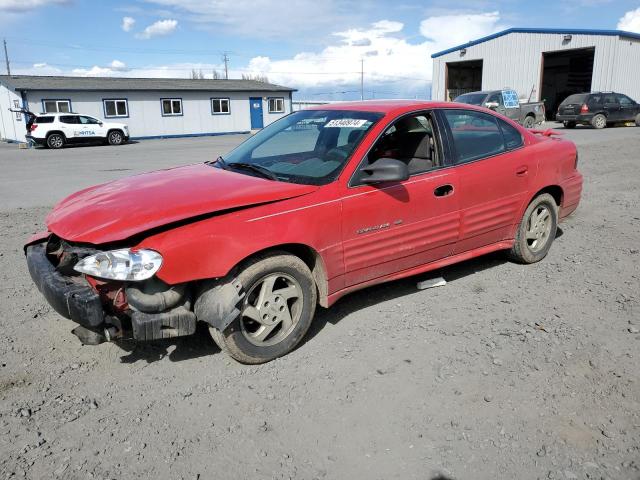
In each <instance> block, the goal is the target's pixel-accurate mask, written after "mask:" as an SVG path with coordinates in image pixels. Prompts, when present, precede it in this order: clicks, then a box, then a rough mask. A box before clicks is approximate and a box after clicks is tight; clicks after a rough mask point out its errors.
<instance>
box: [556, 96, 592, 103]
mask: <svg viewBox="0 0 640 480" xmlns="http://www.w3.org/2000/svg"><path fill="white" fill-rule="evenodd" d="M587 95H588V94H587V93H577V94H575V95H569V96H568V97H567V98H565V99H564V101H563V102H562V103H561V104H560V105H569V104H571V103H584V101H585V100H586V99H587Z"/></svg>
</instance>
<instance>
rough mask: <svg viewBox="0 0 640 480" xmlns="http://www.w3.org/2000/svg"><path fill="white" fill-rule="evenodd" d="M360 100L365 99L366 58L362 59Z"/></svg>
mask: <svg viewBox="0 0 640 480" xmlns="http://www.w3.org/2000/svg"><path fill="white" fill-rule="evenodd" d="M360 100H364V58H361V59H360Z"/></svg>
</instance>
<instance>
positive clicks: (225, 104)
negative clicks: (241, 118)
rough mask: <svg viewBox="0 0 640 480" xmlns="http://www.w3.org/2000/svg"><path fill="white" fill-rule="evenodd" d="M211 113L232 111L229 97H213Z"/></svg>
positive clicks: (218, 113) (217, 113) (219, 113)
mask: <svg viewBox="0 0 640 480" xmlns="http://www.w3.org/2000/svg"><path fill="white" fill-rule="evenodd" d="M211 113H212V114H213V115H224V114H227V113H231V105H230V102H229V99H228V98H212V99H211Z"/></svg>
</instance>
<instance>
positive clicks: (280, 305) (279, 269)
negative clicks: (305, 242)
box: [209, 252, 317, 364]
mask: <svg viewBox="0 0 640 480" xmlns="http://www.w3.org/2000/svg"><path fill="white" fill-rule="evenodd" d="M238 280H240V283H241V284H242V286H243V289H244V291H245V297H244V299H243V302H242V306H241V308H240V310H241V312H242V313H241V314H240V315H239V316H238V318H236V319H235V320H234V321H233V322H232V323H231V324H230V325H229V327H228V328H227V329H226V330H225V331H224V332H221V331H220V330H218V329H216V328H213V327H211V328H210V329H209V331H210V332H211V337H212V338H213V340H214V341H215V342H216V344H218V346H219V347H220V349H221V350H223V351H224V352H225V353H227V354H228V355H230V356H231V357H233V358H234V359H236V360H237V361H239V362H241V363H246V364H258V363H265V362H268V361H270V360H273V359H275V358H278V357H281V356H283V355H286V354H287V353H289V352H290V351H291V350H293V349H294V348H295V347H296V346H297V345H298V343H300V341H301V340H302V338H303V337H304V335H305V334H306V333H307V330H309V327H310V326H311V321H312V320H313V316H314V313H315V308H316V302H317V289H316V284H315V282H314V280H313V276H312V274H311V271H310V270H309V267H308V266H307V265H306V264H305V263H304V262H303V261H302V260H301V259H299V258H298V257H295V256H293V255H289V254H287V253H284V252H276V253H272V254H270V255H266V256H260V257H257V258H255V259H254V260H252V261H251V262H250V263H249V264H247V265H246V266H245V267H244V268H243V269H242V271H241V272H240V273H239V274H238Z"/></svg>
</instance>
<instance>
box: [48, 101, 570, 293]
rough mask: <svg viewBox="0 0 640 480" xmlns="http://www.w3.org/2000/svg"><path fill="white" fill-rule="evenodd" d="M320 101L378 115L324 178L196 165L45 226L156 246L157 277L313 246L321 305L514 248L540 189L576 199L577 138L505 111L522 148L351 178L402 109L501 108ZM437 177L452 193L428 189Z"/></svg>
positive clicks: (152, 177)
mask: <svg viewBox="0 0 640 480" xmlns="http://www.w3.org/2000/svg"><path fill="white" fill-rule="evenodd" d="M318 108H319V109H336V110H341V109H344V110H360V111H374V112H382V113H384V114H385V116H384V117H383V118H382V119H381V120H380V121H379V122H378V123H377V124H376V125H374V127H373V128H372V129H371V130H370V131H369V132H368V133H367V135H366V136H365V137H364V139H363V140H362V141H361V143H360V145H359V146H358V147H357V149H356V150H355V151H354V153H353V155H352V156H351V158H350V160H349V161H348V162H347V164H346V165H345V167H344V169H343V171H342V172H341V174H340V175H339V177H338V178H337V180H336V181H334V182H332V183H330V184H328V185H324V186H320V187H316V186H306V185H296V184H291V183H284V182H273V181H268V180H264V179H260V178H256V177H252V176H249V175H242V174H240V173H235V172H230V171H224V170H221V169H216V168H212V167H211V166H208V165H192V166H187V167H182V168H176V169H171V170H164V171H161V172H155V173H150V174H144V175H140V176H134V177H130V178H128V179H123V180H118V181H116V182H111V183H108V184H105V185H102V186H98V187H93V188H90V189H87V190H84V191H82V192H79V193H77V194H75V195H72V196H71V197H69V198H67V199H65V200H64V201H62V202H61V203H60V204H58V206H56V208H55V209H54V211H53V212H52V213H51V214H50V215H49V217H48V219H47V223H48V229H49V230H50V231H51V232H54V233H55V234H56V235H58V236H60V237H62V238H64V239H66V240H69V241H77V242H85V243H91V244H105V243H109V242H114V241H118V240H123V239H127V238H132V237H134V236H135V238H137V239H140V238H141V240H138V241H137V243H136V244H135V245H129V246H130V247H135V248H150V249H154V250H157V251H159V252H161V253H162V255H163V265H162V268H161V269H160V270H159V271H158V273H157V276H158V277H159V278H160V279H162V280H163V281H165V282H167V283H169V284H176V283H182V282H188V281H194V280H199V279H206V278H216V277H222V276H225V275H227V274H228V273H229V272H230V271H231V270H232V269H233V267H234V266H236V265H238V264H239V263H240V262H241V261H242V260H243V259H246V258H248V257H249V256H251V255H253V254H255V253H256V252H259V251H262V250H266V249H272V248H287V249H290V248H299V247H304V248H305V249H308V250H309V251H311V252H312V253H313V254H314V255H315V257H316V269H315V270H314V274H315V277H316V280H317V282H318V287H319V291H320V301H321V304H322V305H324V306H328V305H330V304H331V303H333V302H335V301H336V300H337V299H338V298H340V297H341V296H342V295H344V294H345V293H348V292H350V291H352V290H356V289H358V288H362V287H365V286H368V285H371V284H374V283H379V282H383V281H387V280H392V279H395V278H400V277H403V276H407V275H411V274H415V273H419V272H423V271H427V270H430V269H434V268H440V267H442V266H445V265H448V264H452V263H455V262H457V261H460V260H464V259H467V258H472V257H475V256H478V255H482V254H484V253H488V252H491V251H494V250H498V249H504V248H509V247H510V246H511V245H512V244H513V238H514V235H515V231H516V228H517V226H518V224H519V222H520V220H521V218H522V215H523V213H524V210H525V209H526V207H527V205H528V204H529V202H530V201H531V200H532V199H533V198H534V197H535V196H536V195H537V194H538V193H539V192H540V191H542V190H543V189H547V191H551V190H552V191H554V192H560V196H561V205H560V217H561V218H564V217H565V216H566V215H568V214H569V213H571V212H572V211H573V210H575V208H576V207H577V204H578V202H579V199H580V193H581V188H582V176H581V175H580V173H579V172H578V171H577V170H576V167H575V165H576V149H575V146H574V145H573V143H571V142H568V141H566V140H562V139H559V138H557V137H549V136H545V135H536V134H534V133H532V132H530V131H527V130H526V129H524V128H522V127H521V126H520V125H518V124H516V123H514V122H512V121H510V120H509V119H507V118H506V117H501V118H502V119H503V120H505V121H506V122H508V123H509V124H511V125H513V127H514V128H516V129H517V130H518V131H520V132H521V134H522V136H523V138H524V145H523V146H522V147H521V148H519V149H516V150H513V151H509V152H506V153H502V154H499V155H495V156H493V157H489V158H486V159H482V160H479V161H475V162H471V163H466V164H462V165H456V166H449V167H445V168H440V169H436V170H433V171H428V172H426V173H423V174H420V175H415V176H412V177H411V178H409V179H408V180H407V181H404V182H399V183H398V184H393V185H385V186H373V185H359V186H355V187H352V186H350V184H349V180H350V179H351V177H352V175H353V173H354V172H355V171H356V169H357V168H358V165H359V164H360V161H361V159H362V158H363V157H364V156H365V155H366V153H367V151H368V150H369V148H370V147H371V146H372V144H373V143H374V142H375V141H376V139H377V138H378V136H379V135H380V134H381V133H382V132H383V131H384V130H385V129H386V128H387V127H388V126H389V124H390V123H392V122H393V121H395V120H396V119H397V118H398V117H399V116H401V115H403V114H406V113H410V112H417V111H424V110H431V109H437V108H464V109H472V110H480V111H483V112H488V113H490V114H492V115H496V114H495V113H494V112H491V111H488V110H485V109H482V108H479V107H473V106H470V105H456V104H451V103H438V102H415V101H376V102H364V103H359V102H358V103H353V104H335V105H323V106H321V107H318ZM496 116H499V115H496ZM442 185H450V186H451V187H452V193H451V194H449V195H446V196H441V197H436V196H434V190H435V189H436V188H438V187H440V186H442ZM549 189H551V190H549ZM245 207H250V208H245ZM216 213H218V214H216ZM166 226H168V227H167V228H163V227H166Z"/></svg>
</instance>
